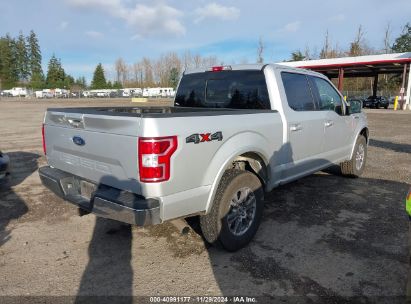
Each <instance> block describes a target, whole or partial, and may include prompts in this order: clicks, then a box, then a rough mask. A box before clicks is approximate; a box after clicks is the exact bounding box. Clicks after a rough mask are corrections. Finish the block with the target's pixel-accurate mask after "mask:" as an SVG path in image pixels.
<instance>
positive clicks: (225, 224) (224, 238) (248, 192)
mask: <svg viewBox="0 0 411 304" xmlns="http://www.w3.org/2000/svg"><path fill="white" fill-rule="evenodd" d="M263 199H264V191H263V189H262V185H261V182H260V180H259V179H258V177H257V176H256V175H254V174H252V173H250V172H248V171H241V170H228V171H226V172H225V173H224V175H223V177H222V179H221V182H220V185H219V186H218V189H217V193H216V196H215V198H214V202H213V206H212V208H211V211H210V213H208V214H207V215H204V216H201V217H200V226H201V230H202V232H203V236H204V238H205V239H206V240H207V242H209V243H211V244H220V245H222V246H223V247H224V248H225V249H226V250H228V251H236V250H238V249H240V248H242V247H244V246H246V245H247V244H248V243H249V242H250V241H251V239H252V238H253V237H254V235H255V233H256V232H257V230H258V227H259V225H260V222H261V217H262V214H263V207H264V206H263V205H264V202H263Z"/></svg>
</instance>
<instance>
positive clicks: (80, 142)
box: [73, 136, 86, 146]
mask: <svg viewBox="0 0 411 304" xmlns="http://www.w3.org/2000/svg"><path fill="white" fill-rule="evenodd" d="M73 143H75V144H76V145H77V146H84V145H85V144H86V142H85V141H84V139H82V138H81V137H80V136H74V137H73Z"/></svg>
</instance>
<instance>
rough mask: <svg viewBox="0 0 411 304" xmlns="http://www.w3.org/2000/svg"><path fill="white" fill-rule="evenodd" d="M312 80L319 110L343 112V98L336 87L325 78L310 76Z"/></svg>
mask: <svg viewBox="0 0 411 304" xmlns="http://www.w3.org/2000/svg"><path fill="white" fill-rule="evenodd" d="M310 78H311V83H312V86H313V90H314V91H315V92H316V93H317V94H316V95H317V100H318V109H319V110H330V111H336V112H337V113H339V112H341V109H342V98H341V95H340V94H338V92H337V91H336V90H335V89H334V87H333V86H332V85H331V84H330V83H329V82H328V81H327V80H325V79H323V78H320V77H315V76H310ZM339 114H340V113H339Z"/></svg>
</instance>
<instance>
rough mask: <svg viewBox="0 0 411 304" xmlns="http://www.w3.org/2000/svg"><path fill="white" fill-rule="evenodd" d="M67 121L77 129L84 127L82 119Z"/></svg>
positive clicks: (68, 119) (69, 119)
mask: <svg viewBox="0 0 411 304" xmlns="http://www.w3.org/2000/svg"><path fill="white" fill-rule="evenodd" d="M67 121H68V123H69V124H70V125H71V126H73V127H75V128H79V127H80V126H82V125H83V121H82V120H81V119H74V118H67Z"/></svg>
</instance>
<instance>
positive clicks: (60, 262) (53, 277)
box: [0, 100, 411, 303]
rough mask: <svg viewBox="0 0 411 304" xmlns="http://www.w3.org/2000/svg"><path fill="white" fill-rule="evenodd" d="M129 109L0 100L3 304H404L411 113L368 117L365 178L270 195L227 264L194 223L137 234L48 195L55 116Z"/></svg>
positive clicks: (319, 177)
mask: <svg viewBox="0 0 411 304" xmlns="http://www.w3.org/2000/svg"><path fill="white" fill-rule="evenodd" d="M126 104H127V105H129V104H130V103H127V102H126V101H125V100H108V101H107V100H81V101H73V100H49V101H21V100H20V101H9V100H0V132H1V136H0V149H1V150H3V152H6V153H8V154H9V155H10V158H11V161H12V164H13V166H12V173H11V178H10V181H9V182H8V183H6V184H3V185H2V186H1V187H0V295H1V296H3V297H0V302H2V301H8V302H10V301H16V303H18V302H19V301H23V300H24V299H26V300H27V299H29V300H27V301H29V302H35V300H38V301H39V302H42V301H45V302H47V301H49V302H56V301H57V302H58V301H60V302H64V303H66V302H67V303H71V302H77V303H79V302H82V301H83V302H88V301H92V300H96V299H97V300H96V301H98V302H99V303H101V301H103V298H87V297H85V296H130V295H134V296H156V295H161V296H206V295H210V296H218V295H223V296H240V295H242V296H264V298H257V300H259V302H260V303H265V302H272V301H274V300H276V301H281V302H285V303H288V302H292V303H296V302H298V303H313V302H316V303H317V302H319V303H345V302H347V301H348V300H349V301H350V302H358V303H374V302H384V303H402V302H403V300H404V298H403V295H404V294H405V286H406V278H407V269H408V268H407V267H408V265H407V249H408V244H407V225H408V223H407V217H406V216H405V211H404V200H405V194H406V192H407V190H408V188H409V185H410V183H411V175H410V172H411V170H410V169H411V133H410V126H411V125H410V122H411V112H410V111H406V112H405V111H397V112H394V111H392V110H366V112H367V114H368V118H369V124H370V132H371V140H370V146H369V151H368V162H367V167H366V170H365V173H364V176H363V177H362V178H360V179H347V178H344V177H341V176H340V175H339V174H338V170H336V169H334V168H332V169H330V170H328V171H327V172H318V173H316V174H314V175H312V176H309V177H306V178H303V179H301V180H299V181H297V182H294V183H291V184H288V185H285V186H282V187H280V188H277V189H275V190H274V191H272V192H271V193H269V194H267V195H266V207H265V214H264V217H263V223H262V225H261V228H260V230H259V231H258V233H257V235H256V238H255V240H254V241H253V242H252V244H251V245H250V246H248V247H247V248H244V249H242V250H240V251H238V252H236V253H227V252H223V251H221V250H219V249H216V248H213V247H209V246H207V245H206V244H204V242H203V240H202V238H201V236H200V235H199V234H198V233H197V232H196V231H198V225H197V222H196V220H195V219H192V220H191V221H190V224H191V228H190V229H189V230H188V232H187V231H185V232H187V233H184V234H183V233H181V227H182V226H184V225H185V222H182V221H175V222H171V223H166V224H163V225H158V226H154V227H150V228H137V227H131V226H128V225H123V224H121V223H118V222H114V221H110V220H106V219H101V218H96V217H95V216H94V215H86V216H82V217H80V216H78V214H77V210H76V209H75V208H74V207H73V206H72V205H70V204H67V203H65V202H63V201H61V200H60V199H58V198H56V197H55V196H54V195H53V194H51V193H50V192H49V191H48V190H46V189H45V188H44V187H42V186H41V184H40V180H39V177H38V174H37V172H36V170H37V168H38V167H39V166H42V165H44V164H45V159H44V156H43V155H42V147H41V122H42V117H43V113H44V110H45V109H46V108H47V107H56V106H79V105H84V106H90V105H126ZM4 296H38V298H37V297H34V298H21V297H11V298H6V297H4ZM52 296H55V297H54V298H53V297H52ZM114 300H116V301H120V300H121V301H122V302H123V303H131V301H132V299H131V298H129V297H120V298H117V297H116V298H110V301H114ZM42 303H43V302H42Z"/></svg>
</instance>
